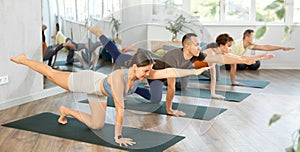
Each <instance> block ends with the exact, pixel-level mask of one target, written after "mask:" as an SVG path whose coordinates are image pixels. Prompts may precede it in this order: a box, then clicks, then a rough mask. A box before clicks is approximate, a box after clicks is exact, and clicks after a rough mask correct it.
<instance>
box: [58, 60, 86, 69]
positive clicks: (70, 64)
mask: <svg viewBox="0 0 300 152" xmlns="http://www.w3.org/2000/svg"><path fill="white" fill-rule="evenodd" d="M54 66H75V67H78V68H81V66H80V63H79V62H74V63H67V62H66V61H56V62H55V63H54Z"/></svg>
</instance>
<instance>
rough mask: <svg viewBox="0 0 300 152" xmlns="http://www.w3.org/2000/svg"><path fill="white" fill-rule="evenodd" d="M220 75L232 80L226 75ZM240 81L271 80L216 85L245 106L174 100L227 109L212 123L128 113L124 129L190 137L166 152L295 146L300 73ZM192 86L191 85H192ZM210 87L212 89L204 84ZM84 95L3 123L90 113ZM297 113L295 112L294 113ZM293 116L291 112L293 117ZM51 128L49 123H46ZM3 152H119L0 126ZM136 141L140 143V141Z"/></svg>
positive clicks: (38, 104) (4, 117)
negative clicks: (239, 96)
mask: <svg viewBox="0 0 300 152" xmlns="http://www.w3.org/2000/svg"><path fill="white" fill-rule="evenodd" d="M222 75H223V76H224V75H227V76H228V75H229V73H228V71H226V72H225V71H223V70H222ZM237 78H240V79H258V80H268V81H270V82H271V83H270V84H269V85H268V86H267V87H266V88H264V89H257V88H246V87H231V86H218V89H226V90H230V91H239V92H249V93H251V96H249V97H248V98H246V99H245V100H244V101H242V102H239V103H236V102H227V101H221V100H211V99H200V100H199V99H196V98H192V97H178V96H177V97H176V98H175V101H174V102H182V103H189V104H197V105H203V106H211V107H220V108H226V109H228V110H227V111H225V112H224V113H223V114H221V115H219V116H218V117H217V118H216V119H214V120H211V121H201V120H193V119H187V118H180V117H171V116H164V115H158V114H145V115H141V114H138V115H137V114H136V113H135V112H133V111H128V110H126V112H125V121H124V124H125V125H126V126H129V127H135V128H140V129H147V130H152V131H157V132H164V133H170V134H176V135H182V136H185V137H186V138H185V139H184V140H182V141H181V142H179V143H177V144H175V145H174V146H172V147H170V148H169V149H167V150H166V151H168V152H171V151H176V152H177V151H178V152H182V151H187V152H199V151H205V152H210V151H211V152H216V151H222V152H233V151H238V152H239V151H247V152H248V151H251V152H255V151H257V152H261V151H264V152H277V151H278V152H280V151H284V149H285V148H286V147H288V146H290V145H291V144H292V140H291V135H292V133H293V132H294V131H296V130H297V129H298V128H299V126H300V125H299V122H300V114H299V113H300V110H299V109H300V108H299V106H300V101H299V99H300V95H299V93H298V92H300V81H299V78H300V71H299V70H258V71H248V70H247V71H238V74H237ZM191 85H192V84H191ZM200 87H201V88H208V85H200ZM85 98H86V95H85V94H79V93H62V94H59V95H56V96H52V97H48V98H44V99H41V100H36V101H33V102H30V103H27V104H24V105H20V106H16V107H12V108H9V109H5V110H2V111H0V116H1V117H0V123H1V124H3V123H7V122H11V121H14V120H18V119H22V118H24V117H28V116H31V115H35V114H38V113H42V112H52V113H56V114H59V111H58V107H59V106H60V105H66V106H68V107H71V108H76V109H79V110H82V111H89V108H88V106H87V105H85V104H80V103H77V102H76V101H79V100H80V99H85ZM292 110H294V111H292ZM291 111H292V112H291ZM114 112H115V111H114V108H107V115H106V122H108V123H114V120H115V118H114V116H115V114H114ZM273 114H285V115H284V116H283V117H282V118H281V120H279V121H278V122H277V123H275V124H273V125H272V126H270V127H269V126H268V122H269V119H270V118H271V116H272V115H273ZM45 123H47V120H45ZM0 135H1V136H0V151H1V152H5V151H8V152H11V151H14V152H31V151H54V152H62V151H63V152H74V151H80V152H83V151H84V152H96V151H120V150H117V149H112V148H107V147H102V146H98V145H93V144H88V143H84V142H77V141H73V140H68V139H63V138H58V137H52V136H47V135H42V134H38V133H33V132H28V131H23V130H17V129H12V128H7V127H3V126H0ZM137 142H138V141H137Z"/></svg>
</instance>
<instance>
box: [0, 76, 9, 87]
mask: <svg viewBox="0 0 300 152" xmlns="http://www.w3.org/2000/svg"><path fill="white" fill-rule="evenodd" d="M7 83H8V75H5V76H1V77H0V85H2V84H7Z"/></svg>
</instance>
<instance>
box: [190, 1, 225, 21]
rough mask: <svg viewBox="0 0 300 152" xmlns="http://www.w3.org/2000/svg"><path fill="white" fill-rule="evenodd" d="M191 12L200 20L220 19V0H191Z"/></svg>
mask: <svg viewBox="0 0 300 152" xmlns="http://www.w3.org/2000/svg"><path fill="white" fill-rule="evenodd" d="M191 14H194V15H198V16H199V17H200V18H199V19H200V22H217V21H219V19H220V0H201V1H200V0H191Z"/></svg>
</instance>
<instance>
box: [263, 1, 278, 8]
mask: <svg viewBox="0 0 300 152" xmlns="http://www.w3.org/2000/svg"><path fill="white" fill-rule="evenodd" d="M279 5H280V4H278V3H277V2H276V1H274V2H272V3H271V4H269V5H267V6H266V7H265V9H264V10H273V9H276V8H277V7H279Z"/></svg>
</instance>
